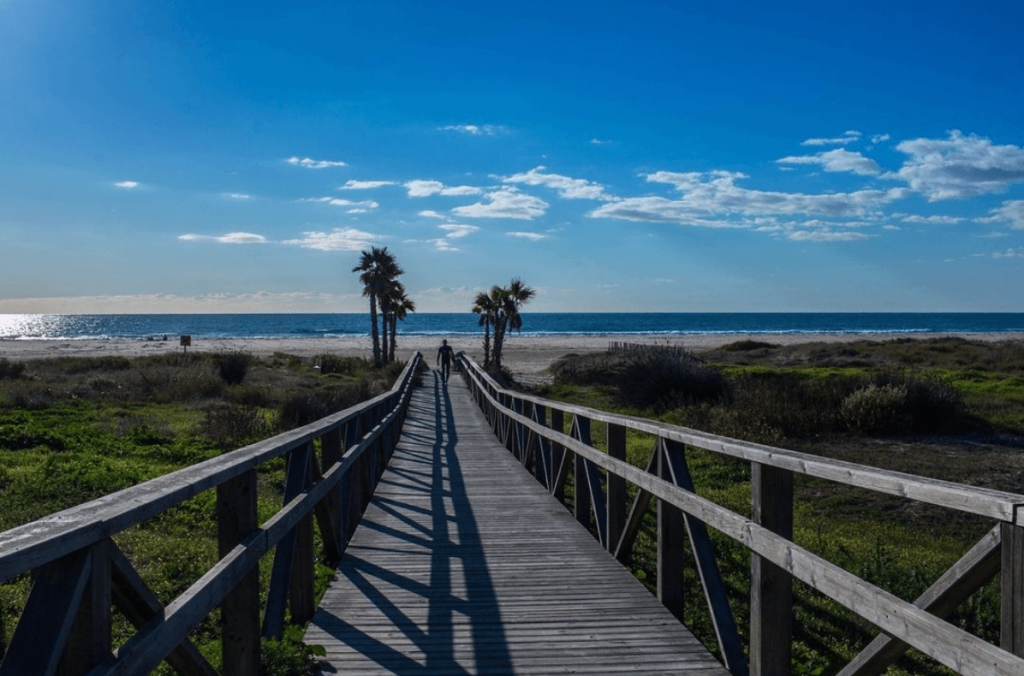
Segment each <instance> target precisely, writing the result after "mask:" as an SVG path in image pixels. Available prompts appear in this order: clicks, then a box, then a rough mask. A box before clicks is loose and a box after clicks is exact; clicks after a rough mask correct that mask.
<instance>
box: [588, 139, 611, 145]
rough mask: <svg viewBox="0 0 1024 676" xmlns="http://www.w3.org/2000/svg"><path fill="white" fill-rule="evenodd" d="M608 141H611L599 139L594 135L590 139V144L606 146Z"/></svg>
mask: <svg viewBox="0 0 1024 676" xmlns="http://www.w3.org/2000/svg"><path fill="white" fill-rule="evenodd" d="M609 143H611V141H606V140H605V139H600V138H597V137H594V138H592V139H590V145H594V146H606V145H608V144H609Z"/></svg>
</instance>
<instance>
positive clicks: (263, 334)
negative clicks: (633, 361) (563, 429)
mask: <svg viewBox="0 0 1024 676" xmlns="http://www.w3.org/2000/svg"><path fill="white" fill-rule="evenodd" d="M398 333H399V335H406V336H414V335H476V334H482V333H483V327H481V326H479V325H478V318H477V316H476V315H474V314H472V313H470V312H423V313H414V314H412V315H410V316H409V317H408V318H407V319H406V320H405V321H403V322H400V323H399V325H398ZM520 333H521V335H526V336H529V335H537V336H551V335H555V336H557V335H567V336H569V335H595V336H602V335H665V336H685V335H702V334H749V333H756V334H790V335H792V334H892V335H902V334H907V335H922V334H924V335H926V334H944V333H960V334H971V333H1024V313H1020V312H524V313H523V327H522V331H521V332H520ZM184 334H188V335H192V336H194V337H196V338H207V339H209V338H245V339H261V338H266V339H280V338H304V337H305V338H332V337H343V336H364V335H369V321H368V313H367V312H348V313H341V312H339V313H299V312H296V313H161V314H134V313H133V314H6V315H0V340H103V339H139V340H152V339H159V338H162V337H167V336H178V335H184Z"/></svg>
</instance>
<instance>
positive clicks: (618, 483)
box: [605, 425, 626, 554]
mask: <svg viewBox="0 0 1024 676" xmlns="http://www.w3.org/2000/svg"><path fill="white" fill-rule="evenodd" d="M605 438H606V440H607V444H608V455H609V456H611V457H612V458H615V459H616V460H621V461H623V462H625V461H626V428H625V427H623V426H622V425H608V426H607V431H606V433H605ZM605 481H606V484H607V486H606V504H607V516H606V518H605V520H606V522H607V526H606V528H607V535H606V537H605V546H606V547H607V548H608V551H609V552H611V553H612V554H614V553H615V548H616V547H617V546H618V544H619V540H620V539H621V538H622V531H623V529H624V528H625V527H626V480H625V479H623V478H622V477H620V476H618V475H617V474H614V473H611V474H608V476H607V478H606V480H605Z"/></svg>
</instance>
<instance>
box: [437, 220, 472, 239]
mask: <svg viewBox="0 0 1024 676" xmlns="http://www.w3.org/2000/svg"><path fill="white" fill-rule="evenodd" d="M437 227H439V228H441V229H442V230H444V231H446V232H447V233H448V234H447V235H445V237H449V238H451V239H459V238H460V237H465V236H466V235H472V234H473V233H474V232H479V231H480V228H479V227H477V226H475V225H458V224H455V223H446V224H445V225H439V226H437Z"/></svg>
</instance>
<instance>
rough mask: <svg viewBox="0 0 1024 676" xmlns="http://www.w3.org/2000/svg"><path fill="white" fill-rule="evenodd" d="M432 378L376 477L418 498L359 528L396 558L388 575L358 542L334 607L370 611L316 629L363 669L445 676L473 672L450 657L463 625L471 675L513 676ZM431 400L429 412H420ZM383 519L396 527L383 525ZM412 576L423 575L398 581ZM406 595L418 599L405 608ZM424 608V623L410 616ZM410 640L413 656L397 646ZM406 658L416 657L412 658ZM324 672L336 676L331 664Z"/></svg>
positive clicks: (381, 511)
mask: <svg viewBox="0 0 1024 676" xmlns="http://www.w3.org/2000/svg"><path fill="white" fill-rule="evenodd" d="M429 379H430V380H431V381H432V382H430V383H428V386H429V387H431V388H432V389H433V396H432V397H430V398H424V399H422V400H419V401H417V400H414V402H413V403H412V404H411V409H410V415H409V421H408V422H407V424H406V426H405V430H404V434H403V437H402V440H401V441H400V443H399V446H398V448H397V449H396V451H395V458H394V460H393V462H392V466H391V467H390V469H389V471H388V474H387V475H386V477H385V478H384V479H383V480H382V485H389V486H390V487H392V488H395V489H398V490H401V491H402V492H403V494H404V495H406V496H408V495H416V494H419V495H420V496H421V497H420V499H419V500H415V499H413V500H403V501H401V502H398V501H396V500H393V499H389V498H388V497H382V496H378V497H376V498H375V499H374V502H373V507H371V510H370V511H368V512H367V514H366V515H365V516H364V518H363V520H362V522H361V523H360V528H362V529H367V530H369V531H376V532H377V533H381V534H385V535H387V536H389V538H391V541H392V542H394V541H395V540H397V541H398V542H400V543H402V544H401V546H400V548H396V550H395V551H393V552H392V554H393V555H392V557H391V558H389V559H388V560H389V561H390V562H391V565H388V566H387V567H386V568H385V567H382V566H380V565H377V564H375V563H373V562H372V561H371V559H373V558H374V556H373V554H376V553H377V552H374V551H370V552H366V551H365V550H364V549H362V548H360V547H359V546H358V544H355V543H354V546H353V547H352V548H351V549H350V550H349V551H348V553H347V554H346V557H345V560H344V561H343V564H342V566H340V568H339V574H340V575H341V576H342V577H343V578H345V580H346V581H347V582H348V583H349V585H348V586H346V588H345V591H344V592H343V593H344V595H345V597H344V599H342V600H341V601H340V602H341V603H342V604H343V605H347V604H351V603H359V602H360V601H368V602H369V606H370V611H369V612H367V611H365V610H364V611H362V612H361V613H360V622H359V625H358V626H356V625H355V624H353V623H349V622H347V621H346V620H345V619H343V618H342V617H339V616H337V615H332V614H330V611H323V610H322V611H321V613H322V614H324V615H325V616H324V617H320V618H318V623H319V624H320V625H321V626H322V627H324V629H325V631H326V632H327V634H329V635H330V636H331V637H332V638H333V639H334V640H336V641H338V642H340V644H342V645H344V646H347V647H349V648H352V649H354V650H358V652H359V653H360V654H361V655H362V656H363V657H365V658H366V659H367V660H368V661H369V662H372V663H377V664H386V665H388V673H395V674H420V673H425V672H424V670H426V673H437V674H450V675H451V676H457V675H458V674H468V673H470V671H467V669H466V668H465V667H464V666H462V665H461V664H460V663H459V662H457V661H456V659H455V646H456V644H457V643H460V642H462V641H464V640H467V637H465V636H462V635H461V633H462V632H461V629H460V627H464V626H468V628H469V637H468V640H470V641H471V642H472V645H473V654H474V659H473V662H474V664H475V668H474V670H473V671H472V673H476V674H488V675H491V676H509V675H511V674H513V673H514V672H513V670H512V666H511V662H510V660H509V656H508V646H507V643H506V640H505V637H504V630H503V628H502V624H501V621H500V611H499V608H498V604H497V599H496V597H495V593H494V587H493V584H492V581H491V578H490V573H489V571H488V565H487V560H486V558H485V556H484V552H483V550H482V549H481V547H480V534H479V532H478V530H477V523H476V519H475V518H474V516H473V510H472V506H471V505H470V502H469V500H468V497H467V495H466V483H465V479H464V477H463V473H462V468H461V466H460V463H459V459H458V456H457V455H456V453H455V448H456V445H457V444H458V442H459V433H458V428H457V425H456V421H455V417H454V415H453V413H452V407H451V398H450V397H449V395H448V391H447V388H446V387H444V386H442V383H441V380H440V377H439V375H438V374H437V373H436V372H433V373H432V374H430V378H429ZM430 403H432V404H433V409H434V410H433V411H428V410H417V407H424V405H425V404H430ZM427 423H429V424H427ZM374 508H376V510H378V511H377V512H374ZM381 517H384V518H383V519H382V518H381ZM384 520H386V521H387V522H388V523H389V524H390V523H397V524H399V525H400V526H401V527H399V528H396V527H393V526H389V525H384V524H383V523H382V521H384ZM424 566H426V567H429V573H428V580H429V581H428V583H426V584H424V583H423V582H421V581H420V580H418V579H415V577H419V578H422V577H423V575H422V573H423V570H422V569H423V567H424ZM409 569H412V570H413V571H414V572H416V573H420V575H417V576H413V575H410V574H403V571H406V570H409ZM329 593H330V592H329ZM360 596H361V597H362V599H360V598H359V597H360ZM410 596H411V597H414V598H415V599H416V602H414V603H409V602H406V603H402V602H401V600H402V599H408V598H409V597H410ZM325 601H326V599H325ZM325 605H327V604H326V602H325ZM424 605H425V606H426V608H427V616H426V617H425V618H424V617H419V616H415V615H414V613H416V612H418V611H417V610H410V608H413V609H415V608H420V607H422V606H424ZM373 614H379V615H380V617H381V620H382V621H383V622H384V624H386V625H390V626H391V627H393V628H395V629H397V630H398V632H400V633H401V636H400V637H399V636H395V635H388V636H387V637H386V638H383V637H378V636H375V635H374V634H373V630H374V629H376V628H378V626H377V625H376V624H374V622H373V620H372V618H370V617H368V615H373ZM456 616H459V618H460V621H459V622H458V623H456V622H455V618H456ZM409 643H411V644H412V646H413V647H414V649H413V650H409V649H408V647H406V648H405V649H401V650H400V649H399V648H397V647H396V646H408V644H409ZM410 652H412V653H415V654H417V655H418V659H413V658H411V657H409V653H410ZM322 669H323V671H324V673H334V669H333V667H331V666H330V665H329V664H325V665H324V666H323V667H322Z"/></svg>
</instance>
